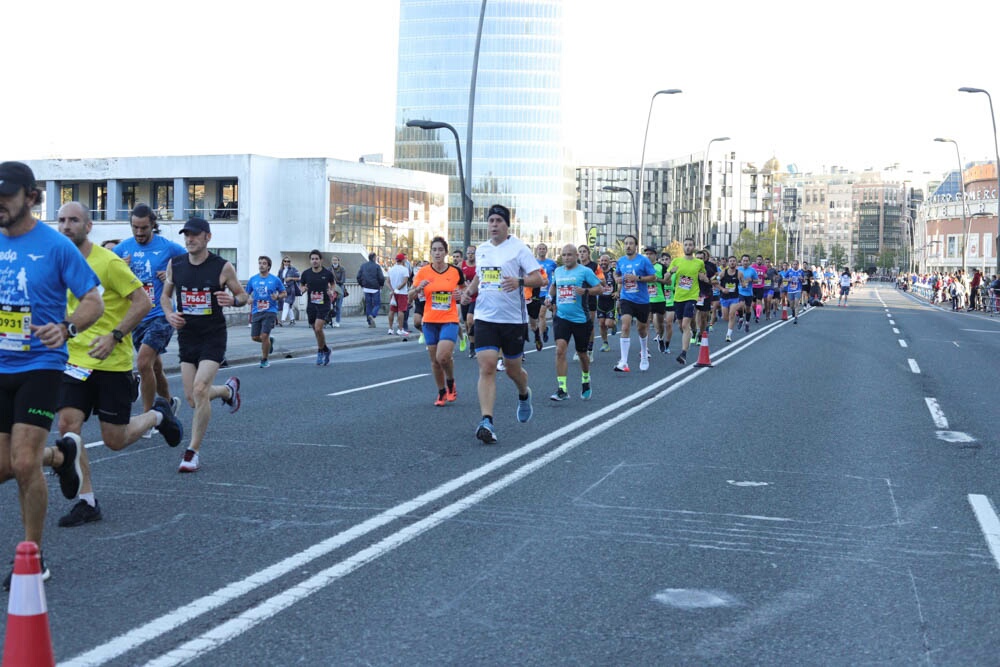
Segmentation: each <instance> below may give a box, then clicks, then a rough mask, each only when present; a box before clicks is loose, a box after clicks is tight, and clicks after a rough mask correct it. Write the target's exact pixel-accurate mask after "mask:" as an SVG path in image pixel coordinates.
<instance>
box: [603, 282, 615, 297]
mask: <svg viewBox="0 0 1000 667" xmlns="http://www.w3.org/2000/svg"><path fill="white" fill-rule="evenodd" d="M614 292H615V289H614V288H613V287H612V286H611V285H605V286H604V292H602V294H604V296H609V295H611V294H614Z"/></svg>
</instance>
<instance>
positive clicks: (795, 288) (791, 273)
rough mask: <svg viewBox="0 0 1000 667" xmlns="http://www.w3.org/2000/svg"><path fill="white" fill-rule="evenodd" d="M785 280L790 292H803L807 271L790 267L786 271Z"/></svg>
mask: <svg viewBox="0 0 1000 667" xmlns="http://www.w3.org/2000/svg"><path fill="white" fill-rule="evenodd" d="M782 275H784V277H785V282H787V283H788V293H789V294H795V293H799V294H801V293H802V279H803V278H804V277H805V275H806V274H805V271H803V270H802V269H799V270H798V271H795V270H794V269H788V270H787V271H785V272H784V274H782Z"/></svg>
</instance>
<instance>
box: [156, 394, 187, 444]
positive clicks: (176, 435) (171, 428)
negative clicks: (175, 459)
mask: <svg viewBox="0 0 1000 667" xmlns="http://www.w3.org/2000/svg"><path fill="white" fill-rule="evenodd" d="M153 409H154V410H156V411H157V412H159V413H160V414H161V415H163V419H161V420H160V425H159V426H158V427H157V430H158V431H159V432H160V435H162V436H163V439H164V440H166V441H167V444H168V445H170V446H171V447H176V446H177V445H179V444H181V439H182V438H183V437H184V426H182V425H181V422H180V420H179V419H177V417H175V416H174V413H172V412H171V411H170V403H168V402H167V399H165V398H163V397H162V396H157V397H156V400H154V401H153Z"/></svg>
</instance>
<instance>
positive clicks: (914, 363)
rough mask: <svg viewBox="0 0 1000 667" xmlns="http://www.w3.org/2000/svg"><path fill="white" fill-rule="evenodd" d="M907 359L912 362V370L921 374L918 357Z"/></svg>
mask: <svg viewBox="0 0 1000 667" xmlns="http://www.w3.org/2000/svg"><path fill="white" fill-rule="evenodd" d="M906 361H907V362H909V364H910V370H911V371H913V372H914V373H916V374H918V375H919V374H920V366H917V360H916V359H907V360H906Z"/></svg>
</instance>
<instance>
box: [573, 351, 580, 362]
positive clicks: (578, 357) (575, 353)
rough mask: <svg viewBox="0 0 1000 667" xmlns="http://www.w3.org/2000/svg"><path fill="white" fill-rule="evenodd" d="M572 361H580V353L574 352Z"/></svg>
mask: <svg viewBox="0 0 1000 667" xmlns="http://www.w3.org/2000/svg"><path fill="white" fill-rule="evenodd" d="M573 361H580V353H579V352H574V353H573Z"/></svg>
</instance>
